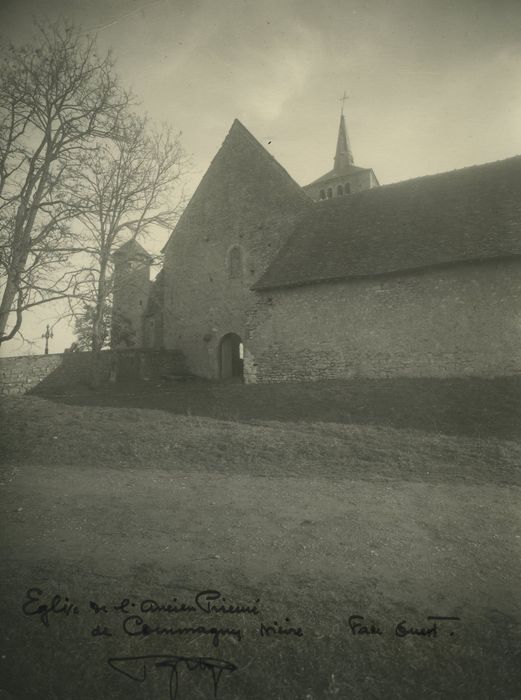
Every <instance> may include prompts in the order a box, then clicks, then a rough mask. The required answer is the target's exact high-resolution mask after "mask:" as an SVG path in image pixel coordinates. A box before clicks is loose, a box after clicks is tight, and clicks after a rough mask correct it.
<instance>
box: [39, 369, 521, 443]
mask: <svg viewBox="0 0 521 700" xmlns="http://www.w3.org/2000/svg"><path fill="white" fill-rule="evenodd" d="M34 393H36V394H39V395H41V396H45V398H48V399H51V400H52V401H55V402H59V403H65V404H72V405H79V406H107V407H113V408H130V407H131V408H148V409H155V410H161V411H167V412H170V413H174V414H178V415H193V416H202V417H209V418H217V419H220V420H232V421H239V422H252V421H271V420H277V421H291V422H296V421H302V422H316V421H319V422H329V423H340V424H361V425H364V424H365V425H384V426H391V427H394V428H407V429H416V430H423V431H428V432H437V433H444V434H447V435H467V436H474V437H482V438H485V437H498V438H502V439H510V440H517V439H519V438H520V437H521V377H501V378H496V379H481V378H473V377H469V378H447V379H416V378H403V377H401V378H394V379H352V380H345V381H333V380H330V381H324V382H307V383H298V384H297V383H287V384H252V385H242V384H235V383H233V384H226V383H213V382H204V381H197V382H175V381H166V380H163V381H156V382H143V381H141V382H137V381H133V382H130V381H129V382H126V383H118V384H116V385H112V386H108V385H106V386H104V387H103V388H102V389H100V390H99V391H97V392H94V391H90V390H89V389H88V388H86V387H77V388H76V389H74V391H69V392H67V393H56V392H54V393H51V392H47V391H43V390H42V389H40V390H38V391H35V392H34Z"/></svg>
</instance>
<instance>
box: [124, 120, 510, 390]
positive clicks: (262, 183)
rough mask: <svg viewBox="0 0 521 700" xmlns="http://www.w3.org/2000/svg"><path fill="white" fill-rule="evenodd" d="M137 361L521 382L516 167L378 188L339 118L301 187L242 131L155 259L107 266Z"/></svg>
mask: <svg viewBox="0 0 521 700" xmlns="http://www.w3.org/2000/svg"><path fill="white" fill-rule="evenodd" d="M114 260H115V274H116V278H117V279H118V276H119V285H116V289H117V290H118V292H117V294H116V295H115V298H114V309H115V313H118V314H120V315H121V316H122V317H124V318H125V319H127V322H128V323H129V324H130V325H131V327H132V331H133V341H132V342H133V344H134V345H136V346H138V347H149V348H167V349H175V350H178V351H181V352H182V353H183V354H184V356H185V358H186V363H187V366H188V369H189V370H190V371H191V372H193V373H194V374H196V375H199V376H202V377H207V378H214V379H219V378H221V379H226V378H230V377H242V376H243V377H244V380H245V381H246V382H270V381H295V380H298V381H300V380H317V379H333V378H349V377H355V376H363V377H389V376H398V375H402V376H430V377H441V376H457V375H478V376H497V375H508V374H513V373H516V372H519V371H521V274H520V273H521V157H514V158H510V159H507V160H503V161H499V162H495V163H487V164H484V165H478V166H473V167H469V168H464V169H462V170H456V171H452V172H447V173H442V174H439V175H432V176H426V177H421V178H415V179H413V180H408V181H404V182H399V183H396V184H391V185H385V186H379V183H378V180H377V178H376V176H375V174H374V172H373V171H372V170H371V169H370V168H363V167H359V166H356V165H355V164H354V160H353V155H352V152H351V147H350V143H349V139H348V134H347V129H346V124H345V119H344V116H343V114H342V116H341V118H340V127H339V133H338V141H337V148H336V153H335V157H334V167H333V169H332V170H331V171H330V172H328V173H326V174H325V175H323V176H322V177H319V178H318V179H317V180H315V181H314V182H312V183H311V184H309V185H307V186H305V187H300V186H299V185H298V184H297V183H296V182H295V181H294V180H293V179H292V178H291V176H290V175H289V174H288V173H287V172H286V171H285V170H284V168H283V167H282V166H281V165H279V163H278V162H277V161H276V160H275V159H274V158H273V156H272V155H270V154H269V153H268V152H267V151H266V150H265V149H264V148H263V146H262V145H261V144H260V143H259V142H258V141H257V140H256V139H255V138H254V137H253V136H252V135H251V134H250V132H249V131H248V130H247V129H246V128H245V127H244V126H243V125H242V124H241V123H240V122H239V121H237V120H236V121H235V122H234V123H233V125H232V127H231V129H230V131H229V133H228V135H227V136H226V138H225V140H224V143H223V144H222V146H221V148H220V150H219V151H218V152H217V154H216V155H215V157H214V159H213V161H212V163H211V165H210V167H209V168H208V171H207V172H206V174H205V175H204V177H203V178H202V180H201V183H200V184H199V186H198V188H197V190H196V191H195V193H194V195H193V197H192V199H191V200H190V202H189V204H188V206H187V207H186V209H185V211H184V213H183V215H182V217H181V218H180V220H179V222H178V224H177V226H176V228H175V230H174V231H173V233H172V235H171V237H170V239H169V241H168V243H167V244H166V246H165V248H164V267H163V270H162V271H161V272H160V274H159V275H158V277H157V279H156V280H155V282H153V283H152V282H150V281H149V274H150V264H151V260H150V257H149V255H148V253H147V252H146V251H145V250H144V249H143V248H142V247H141V246H140V245H139V244H137V243H135V242H129V243H126V244H125V245H124V246H122V248H120V250H119V251H118V252H117V253H116V255H115V256H114Z"/></svg>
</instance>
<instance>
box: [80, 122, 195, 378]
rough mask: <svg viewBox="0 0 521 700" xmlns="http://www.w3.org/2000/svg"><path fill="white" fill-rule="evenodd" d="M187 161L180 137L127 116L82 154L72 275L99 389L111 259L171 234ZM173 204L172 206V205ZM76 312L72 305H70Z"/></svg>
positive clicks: (111, 285)
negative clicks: (163, 232)
mask: <svg viewBox="0 0 521 700" xmlns="http://www.w3.org/2000/svg"><path fill="white" fill-rule="evenodd" d="M186 165H187V159H186V156H185V153H184V151H183V148H182V146H181V143H180V139H179V135H174V134H172V131H171V130H170V129H169V128H168V127H163V128H161V129H159V130H157V129H154V128H153V127H151V126H150V125H149V123H148V121H147V119H146V118H142V117H138V116H136V115H128V116H127V118H126V119H125V120H124V121H123V122H121V123H120V125H119V128H118V132H117V135H115V136H114V138H113V139H112V140H110V141H108V140H107V141H103V142H100V143H98V146H97V148H96V149H95V150H93V151H91V152H89V153H85V154H84V157H83V159H82V163H81V168H80V170H79V172H78V183H79V191H80V192H81V197H82V202H83V209H82V211H81V213H80V214H79V216H78V219H79V221H80V223H81V225H82V226H83V228H84V234H83V238H84V240H88V244H86V245H84V246H83V255H82V259H83V260H84V261H85V255H84V254H87V255H88V257H89V260H88V261H85V262H84V263H83V265H82V266H81V267H80V269H79V270H78V272H77V273H76V274H75V298H76V299H78V298H79V299H81V302H82V305H81V308H83V309H84V308H85V306H92V307H93V309H94V312H93V314H92V317H91V322H92V343H91V347H92V350H93V370H92V383H93V384H94V385H97V384H99V379H100V375H99V367H100V362H99V353H100V351H101V349H102V347H103V328H104V324H103V319H104V316H105V314H106V308H107V306H108V305H110V303H111V299H112V295H113V294H114V291H115V290H114V275H113V274H112V271H113V260H112V256H113V253H114V252H115V250H116V249H117V248H118V247H119V246H120V245H121V244H122V243H123V242H124V241H127V240H129V239H130V240H134V241H137V240H139V239H142V238H143V237H144V236H146V235H147V234H148V233H149V232H150V231H151V230H153V229H154V228H157V227H161V228H166V229H172V227H173V226H174V224H175V221H176V219H177V217H178V215H179V213H180V208H181V205H182V201H183V198H182V196H181V195H180V194H179V192H177V191H176V188H177V187H178V186H179V185H180V183H181V180H182V176H183V174H184V172H185V167H186ZM174 203H175V204H174ZM71 306H72V308H74V303H73V304H71Z"/></svg>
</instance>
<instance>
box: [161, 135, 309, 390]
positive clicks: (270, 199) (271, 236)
mask: <svg viewBox="0 0 521 700" xmlns="http://www.w3.org/2000/svg"><path fill="white" fill-rule="evenodd" d="M308 206H311V200H310V199H309V198H308V197H307V196H306V195H305V194H304V193H303V192H302V190H301V189H300V188H299V187H298V185H297V184H296V183H295V182H294V181H293V180H291V178H290V177H289V176H288V175H287V173H286V172H285V171H284V170H283V169H282V168H281V167H280V166H279V165H278V164H277V163H276V162H275V161H274V159H273V158H272V156H270V155H269V154H268V153H267V152H266V151H264V149H262V148H261V147H260V146H259V145H258V144H257V143H256V142H254V141H253V140H252V137H251V136H250V135H248V133H247V132H245V130H244V128H243V127H242V126H240V125H235V126H234V127H233V128H232V130H231V132H230V134H229V135H228V137H227V138H226V141H225V143H224V145H223V147H222V148H221V150H220V151H219V153H218V154H217V156H216V157H215V158H214V160H213V162H212V164H211V166H210V168H209V170H208V171H207V173H206V175H205V176H204V178H203V180H202V182H201V184H200V185H199V187H198V189H197V191H196V193H195V194H194V196H193V198H192V200H191V202H190V203H189V205H188V207H187V208H186V210H185V212H184V213H183V216H182V218H181V220H180V221H179V223H178V225H177V227H176V230H175V232H174V235H173V236H172V238H171V240H170V241H169V243H168V244H167V246H166V250H165V265H164V283H165V293H164V344H165V346H166V347H168V348H178V349H179V350H181V351H182V352H183V353H184V355H185V356H186V358H187V361H188V363H189V369H190V370H191V371H192V372H193V373H194V374H197V375H199V376H202V377H208V378H217V377H219V369H220V368H219V347H220V341H221V339H222V338H223V336H225V335H226V334H228V333H234V334H236V335H238V336H239V337H240V338H241V339H242V340H243V341H244V338H245V333H246V326H245V322H246V315H247V312H248V310H249V309H250V308H251V307H252V306H253V305H254V304H255V303H256V297H257V295H256V294H255V293H254V292H252V291H251V289H250V288H251V286H252V285H253V283H254V282H255V281H256V280H257V279H259V277H260V276H261V274H262V273H263V272H264V270H265V269H266V267H267V266H268V264H269V263H270V262H271V260H272V259H273V257H274V256H275V255H276V254H277V252H278V251H279V250H280V248H281V246H282V245H283V244H284V243H285V241H286V240H287V238H288V236H289V235H290V234H291V233H292V231H293V227H294V223H295V220H296V218H297V217H299V216H301V214H302V212H303V211H305V209H306V207H308ZM237 248H238V249H239V252H240V255H238V256H237V258H236V262H237V260H238V259H239V258H240V266H239V265H237V266H236V267H237V270H235V271H236V272H238V274H236V275H233V274H230V272H231V269H230V268H231V265H232V261H231V256H232V255H233V251H234V249H235V250H236V249H237Z"/></svg>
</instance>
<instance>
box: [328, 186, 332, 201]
mask: <svg viewBox="0 0 521 700" xmlns="http://www.w3.org/2000/svg"><path fill="white" fill-rule="evenodd" d="M332 197H333V190H332V189H331V187H328V188H327V198H328V199H331V198H332Z"/></svg>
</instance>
